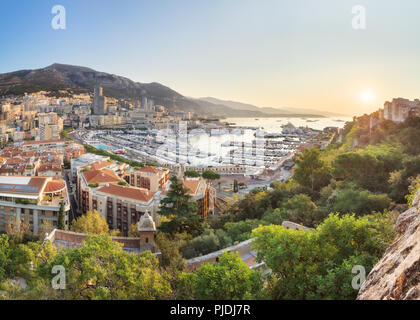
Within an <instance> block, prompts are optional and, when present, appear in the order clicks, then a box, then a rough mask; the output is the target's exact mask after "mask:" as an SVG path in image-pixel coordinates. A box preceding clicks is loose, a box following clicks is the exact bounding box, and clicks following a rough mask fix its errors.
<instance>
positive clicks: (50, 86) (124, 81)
mask: <svg viewBox="0 0 420 320" xmlns="http://www.w3.org/2000/svg"><path fill="white" fill-rule="evenodd" d="M95 85H100V86H102V87H103V88H104V95H106V96H108V97H114V98H137V99H138V98H139V97H141V96H145V97H148V98H150V99H153V100H154V102H155V103H156V104H160V105H164V106H166V107H167V108H169V109H175V106H176V108H177V109H180V110H183V111H195V112H204V113H206V112H205V111H206V110H202V109H201V107H200V106H199V105H198V104H195V103H194V102H193V101H191V100H189V99H186V98H185V97H184V96H182V95H181V94H179V93H177V92H176V91H174V90H172V89H170V88H168V87H165V86H164V85H161V84H159V83H155V82H154V83H139V82H134V81H132V80H130V79H128V78H124V77H121V76H117V75H114V74H109V73H105V72H98V71H95V70H93V69H90V68H86V67H78V66H71V65H64V64H53V65H51V66H49V67H46V68H43V69H37V70H21V71H16V72H11V73H5V74H0V94H1V95H7V94H23V93H25V92H28V93H30V92H36V91H39V90H46V91H52V92H55V93H56V92H58V91H60V90H71V91H72V92H93V89H94V87H95Z"/></svg>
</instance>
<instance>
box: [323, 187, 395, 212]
mask: <svg viewBox="0 0 420 320" xmlns="http://www.w3.org/2000/svg"><path fill="white" fill-rule="evenodd" d="M328 201H329V203H330V208H331V211H332V212H340V213H355V214H357V215H363V214H365V215H366V214H370V213H372V212H374V211H378V212H382V211H384V210H385V209H387V208H388V207H389V205H390V203H391V199H390V198H389V197H388V196H387V195H386V194H374V193H371V192H369V191H367V190H363V189H355V188H352V187H347V188H344V189H338V190H335V191H334V192H333V194H332V195H331V196H330V198H329V199H328Z"/></svg>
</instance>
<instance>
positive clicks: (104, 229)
mask: <svg viewBox="0 0 420 320" xmlns="http://www.w3.org/2000/svg"><path fill="white" fill-rule="evenodd" d="M71 231H73V232H79V233H86V234H106V233H108V232H109V227H108V223H107V222H106V219H105V217H102V216H101V215H100V214H99V212H98V211H96V210H94V211H93V212H92V211H88V212H86V214H84V215H82V216H81V217H79V218H77V219H76V220H75V221H73V223H72V225H71Z"/></svg>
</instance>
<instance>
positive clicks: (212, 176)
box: [201, 170, 220, 181]
mask: <svg viewBox="0 0 420 320" xmlns="http://www.w3.org/2000/svg"><path fill="white" fill-rule="evenodd" d="M201 176H202V177H203V178H204V179H206V180H207V181H215V180H219V179H220V174H218V173H217V172H214V171H213V170H206V171H204V172H203V174H202V175H201Z"/></svg>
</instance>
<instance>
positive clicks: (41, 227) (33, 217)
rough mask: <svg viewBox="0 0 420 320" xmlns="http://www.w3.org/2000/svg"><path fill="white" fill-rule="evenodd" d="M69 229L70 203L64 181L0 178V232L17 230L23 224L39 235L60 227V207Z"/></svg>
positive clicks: (40, 178) (37, 178) (38, 178)
mask: <svg viewBox="0 0 420 320" xmlns="http://www.w3.org/2000/svg"><path fill="white" fill-rule="evenodd" d="M62 204H63V205H64V224H65V226H66V228H68V213H69V211H70V201H69V197H68V192H67V187H66V184H65V182H64V181H63V180H53V179H52V178H51V177H17V176H14V177H11V176H8V177H4V176H0V231H2V232H7V231H9V230H16V228H17V227H19V226H20V225H21V224H24V225H26V226H27V227H28V229H29V231H32V232H33V233H34V234H36V235H43V234H44V233H45V232H51V230H53V229H54V228H57V225H58V216H59V211H60V207H61V205H62Z"/></svg>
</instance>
